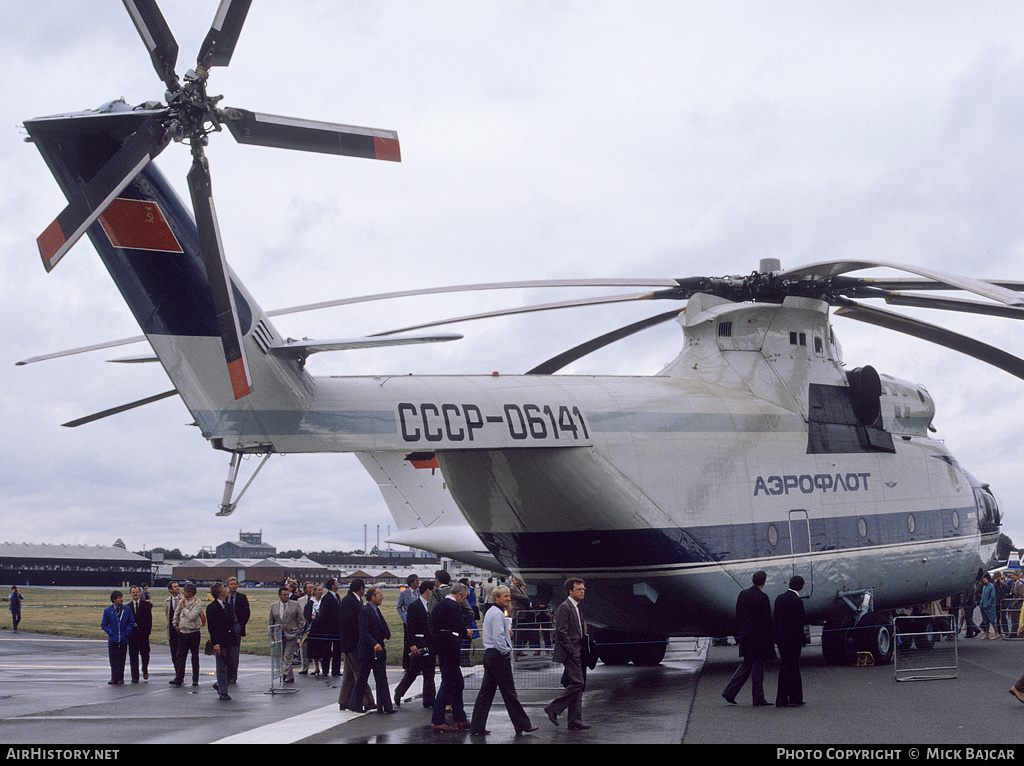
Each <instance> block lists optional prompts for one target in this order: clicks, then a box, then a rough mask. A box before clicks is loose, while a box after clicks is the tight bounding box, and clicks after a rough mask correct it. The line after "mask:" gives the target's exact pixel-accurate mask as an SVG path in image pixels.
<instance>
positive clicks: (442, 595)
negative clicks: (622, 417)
mask: <svg viewBox="0 0 1024 766" xmlns="http://www.w3.org/2000/svg"><path fill="white" fill-rule="evenodd" d="M238 585H239V583H238V580H237V579H236V578H230V579H229V580H228V581H227V583H226V584H225V583H221V582H215V583H213V584H212V585H211V586H210V590H209V596H208V597H207V599H206V601H207V603H205V604H204V601H203V600H202V599H201V598H200V597H199V595H198V591H197V587H196V585H194V584H193V583H189V582H186V583H184V584H179V583H178V582H177V581H172V582H171V583H170V584H169V585H168V586H167V591H168V595H167V598H166V599H165V600H164V619H165V624H166V630H167V636H168V645H169V649H170V654H171V660H172V663H173V665H174V678H173V679H172V680H171V681H170V682H169V683H170V684H171V685H172V686H179V687H180V686H182V685H183V684H184V683H185V677H186V671H187V670H188V669H189V666H190V667H191V678H192V686H199V653H200V643H201V641H202V632H203V629H204V628H205V630H206V632H207V634H208V639H207V641H206V643H205V646H204V648H203V653H204V654H206V655H212V656H214V657H215V658H216V668H217V682H216V683H215V684H214V687H213V688H214V689H215V690H216V691H217V693H218V696H219V698H220V699H221V700H230V699H231V696H230V694H229V688H230V686H231V685H232V684H234V683H236V682H237V675H238V660H239V651H240V645H241V638H242V637H243V636H245V634H246V626H247V624H248V623H249V622H250V619H251V617H252V610H251V608H250V604H249V601H248V598H247V597H246V595H245V593H243V592H242V591H240V590H239V589H238ZM565 591H566V599H565V601H564V602H562V603H561V604H560V605H558V607H557V609H555V610H554V611H553V620H552V619H550V616H551V614H552V613H551V611H549V609H548V606H549V604H548V603H547V602H548V600H549V598H548V594H545V595H543V598H544V601H545V603H544V604H539V605H540V606H541V607H542V609H540V610H539V614H540V617H539V618H538V617H537V616H536V615H537V614H538V612H535V611H534V610H532V609H531V608H530V607H531V606H536V605H538V604H537V603H536V601H535V602H534V603H531V602H530V599H529V598H528V597H527V596H526V593H525V588H524V586H523V583H522V582H521V581H519V580H517V579H515V578H509V581H508V583H507V584H499V585H497V586H496V587H493V588H481V592H480V593H479V598H478V593H477V588H476V587H475V586H474V585H473V584H471V583H469V582H468V581H467V580H462V581H459V582H455V583H453V582H452V581H451V576H450V574H449V573H448V572H447V571H446V570H438V571H437V572H435V573H434V576H433V578H429V579H424V581H423V582H420V579H419V577H418V576H416V575H411V576H410V577H409V578H408V579H407V581H406V587H405V588H404V589H403V590H402V592H401V593H400V594H399V598H398V604H397V611H398V614H399V616H400V618H401V620H402V623H403V626H404V637H403V639H404V640H403V653H402V668H403V673H402V678H401V680H400V681H399V683H398V685H397V687H396V688H395V691H394V694H392V693H391V691H390V687H389V685H388V678H387V666H388V650H387V643H388V642H389V641H391V640H392V635H391V630H390V628H389V626H388V622H387V620H386V619H385V617H384V615H383V614H382V613H381V605H382V602H383V596H384V594H383V591H382V589H381V588H380V587H378V586H376V585H367V584H366V583H365V582H364V581H363V580H362V579H359V578H356V579H354V580H352V582H350V583H349V584H348V589H347V592H346V593H345V594H344V595H342V593H341V586H340V584H339V582H338V581H337V580H336V579H329V580H327V582H325V583H324V584H323V585H322V586H321V585H319V584H316V583H312V582H307V583H305V584H304V586H303V588H302V589H301V590H300V589H299V586H298V583H297V582H295V581H294V580H290V581H288V582H286V583H284V584H282V585H281V587H279V588H278V590H277V598H276V599H275V600H274V602H273V603H272V604H271V606H270V608H269V610H268V613H267V626H268V630H269V631H271V633H272V634H273V635H275V636H277V635H279V637H280V638H279V640H280V642H281V649H282V660H283V664H282V668H283V670H282V677H281V682H282V683H286V684H290V683H295V670H294V668H295V667H298V668H299V670H298V674H299V675H324V676H336V677H340V683H339V695H338V707H339V709H340V710H352V711H356V712H360V713H362V712H368V711H373V710H375V711H377V712H378V713H381V714H392V713H395V712H396V711H397V710H398V709H399V708H400V707H401V704H402V701H403V699H404V698H405V695H406V693H407V692H408V690H409V688H410V687H411V685H412V683H413V682H414V681H415V680H416V679H417V678H418V677H419V678H422V704H423V707H424V708H427V709H430V710H431V720H430V724H431V726H432V728H433V730H434V731H435V732H438V733H444V732H455V731H462V730H468V731H469V732H470V734H474V735H486V734H488V733H489V732H488V730H487V729H486V724H487V718H488V715H489V713H490V708H491V705H492V703H493V700H494V697H495V695H496V694H498V693H500V694H501V697H502V700H503V702H504V704H505V709H506V711H507V712H508V715H509V717H510V719H511V721H512V724H513V727H514V729H515V731H516V733H517V734H519V733H523V732H531V731H536V730H537V728H538V727H537V726H536V725H534V724H533V723H532V722H531V720H530V718H529V715H528V714H527V713H526V711H525V709H524V708H523V706H522V704H521V703H520V702H519V698H518V694H517V692H516V688H515V682H514V678H513V674H512V659H513V653H514V652H517V651H525V650H528V649H529V648H530V647H539V646H540V642H541V641H542V640H543V641H544V642H545V643H546V644H547V645H548V646H553V658H554V661H555V662H556V663H559V664H561V665H563V666H564V673H563V676H562V685H563V686H564V687H565V691H564V692H563V693H562V694H560V695H559V696H558V697H557V698H556V699H555V700H553V701H552V702H551V703H550V704H549V705H547V706H546V707H545V708H544V712H545V714H546V715H547V717H548V719H549V720H550V721H551V723H552V724H554V725H555V726H558V725H559V716H560V714H561V713H562V712H563V711H568V717H567V725H568V727H569V728H570V729H580V730H582V729H588V728H590V727H589V726H588V725H587V724H586V723H584V722H583V718H582V698H583V692H584V689H585V688H586V671H587V669H588V667H589V668H593V667H594V666H595V664H596V652H595V650H594V648H593V644H592V642H590V640H589V638H588V635H587V628H586V620H585V619H584V616H583V611H582V602H583V598H584V595H585V592H586V586H585V583H584V582H583V580H581V579H578V578H570V579H568V580H566V583H565ZM110 602H111V603H110V606H109V607H107V608H106V609H105V610H104V612H103V618H102V622H101V627H102V628H103V630H104V632H105V633H106V634H107V637H108V650H109V658H110V668H111V679H110V681H109V682H108V683H111V684H122V683H124V682H125V679H124V670H125V660H126V657H129V656H130V658H131V663H130V667H131V680H132V682H133V683H135V682H138V681H139V680H140V677H141V678H142V679H148V678H149V659H150V646H149V638H150V635H151V632H152V629H153V604H152V600H151V598H150V596H149V593H148V591H147V590H145V589H143V588H139V587H132V588H131V589H130V600H129V601H128V602H127V603H125V600H124V594H123V593H122V592H121V591H117V590H115V591H113V592H112V593H111V595H110ZM12 604H13V600H12ZM514 632H515V633H518V634H519V636H518V638H517V643H516V644H513V633H514ZM478 637H479V638H481V639H482V644H483V649H484V654H483V679H482V682H481V686H480V690H479V693H478V694H477V696H476V699H475V701H474V702H473V706H472V709H471V715H470V713H467V709H466V704H465V700H464V690H465V684H464V680H463V672H462V666H463V664H464V662H465V658H466V652H465V651H464V650H465V649H466V648H468V647H470V646H471V642H472V641H473V639H474V638H478ZM396 659H397V658H396ZM190 660H191V663H190V662H189V661H190ZM438 676H439V678H438ZM371 678H372V679H373V686H372V688H371V684H370V680H371Z"/></svg>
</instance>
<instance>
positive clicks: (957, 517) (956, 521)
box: [953, 511, 960, 529]
mask: <svg viewBox="0 0 1024 766" xmlns="http://www.w3.org/2000/svg"><path fill="white" fill-rule="evenodd" d="M953 529H960V514H959V513H957V512H956V511H953Z"/></svg>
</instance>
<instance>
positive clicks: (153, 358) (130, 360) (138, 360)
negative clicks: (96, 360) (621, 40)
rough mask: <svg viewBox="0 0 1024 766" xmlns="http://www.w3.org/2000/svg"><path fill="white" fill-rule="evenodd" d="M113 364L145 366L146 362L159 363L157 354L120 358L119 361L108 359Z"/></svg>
mask: <svg viewBox="0 0 1024 766" xmlns="http://www.w3.org/2000/svg"><path fill="white" fill-rule="evenodd" d="M107 361H108V362H112V363H113V364H145V363H146V362H159V361H160V358H159V357H158V356H157V355H156V354H138V355H136V356H119V357H118V358H117V359H108V360H107Z"/></svg>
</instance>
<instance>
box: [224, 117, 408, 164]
mask: <svg viewBox="0 0 1024 766" xmlns="http://www.w3.org/2000/svg"><path fill="white" fill-rule="evenodd" d="M222 116H223V117H224V122H225V124H227V126H228V130H230V131H231V135H232V136H234V137H235V140H236V141H238V142H239V143H240V144H256V145H258V146H273V147H277V148H278V149H298V150H299V151H303V152H319V153H321V154H339V155H344V156H347V157H365V158H367V159H372V160H390V161H392V162H401V161H402V153H401V150H400V148H399V145H398V134H397V133H396V132H395V131H393V130H378V129H377V128H361V127H358V126H355V125H338V124H335V123H331V122H319V121H316V120H300V119H296V118H294V117H281V116H279V115H276V114H261V113H259V112H250V111H248V110H247V109H236V108H234V107H231V108H228V109H225V110H224V111H223V114H222Z"/></svg>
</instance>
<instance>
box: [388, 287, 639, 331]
mask: <svg viewBox="0 0 1024 766" xmlns="http://www.w3.org/2000/svg"><path fill="white" fill-rule="evenodd" d="M657 297H658V296H657V295H656V294H655V293H632V294H629V295H606V296H604V297H600V298H580V299H579V300H572V301H558V302H556V303H538V304H534V305H532V306H519V307H517V308H511V309H497V310H495V311H484V312H483V313H480V314H467V315H466V316H461V317H451V318H449V319H438V320H436V321H433V322H423V323H422V324H416V325H410V326H408V327H401V328H399V329H397V330H388V331H386V332H378V333H374V334H372V335H370V336H369V337H371V338H376V337H380V336H383V335H393V334H395V333H399V332H409V331H410V330H422V329H424V328H426V327H437V326H439V325H445V324H455V323H456V322H469V321H472V320H474V319H492V318H494V317H503V316H514V315H516V314H532V313H534V312H538V311H554V310H557V309H568V308H579V307H580V306H600V305H603V304H606V303H629V302H631V301H649V300H654V299H656V298H657Z"/></svg>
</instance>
